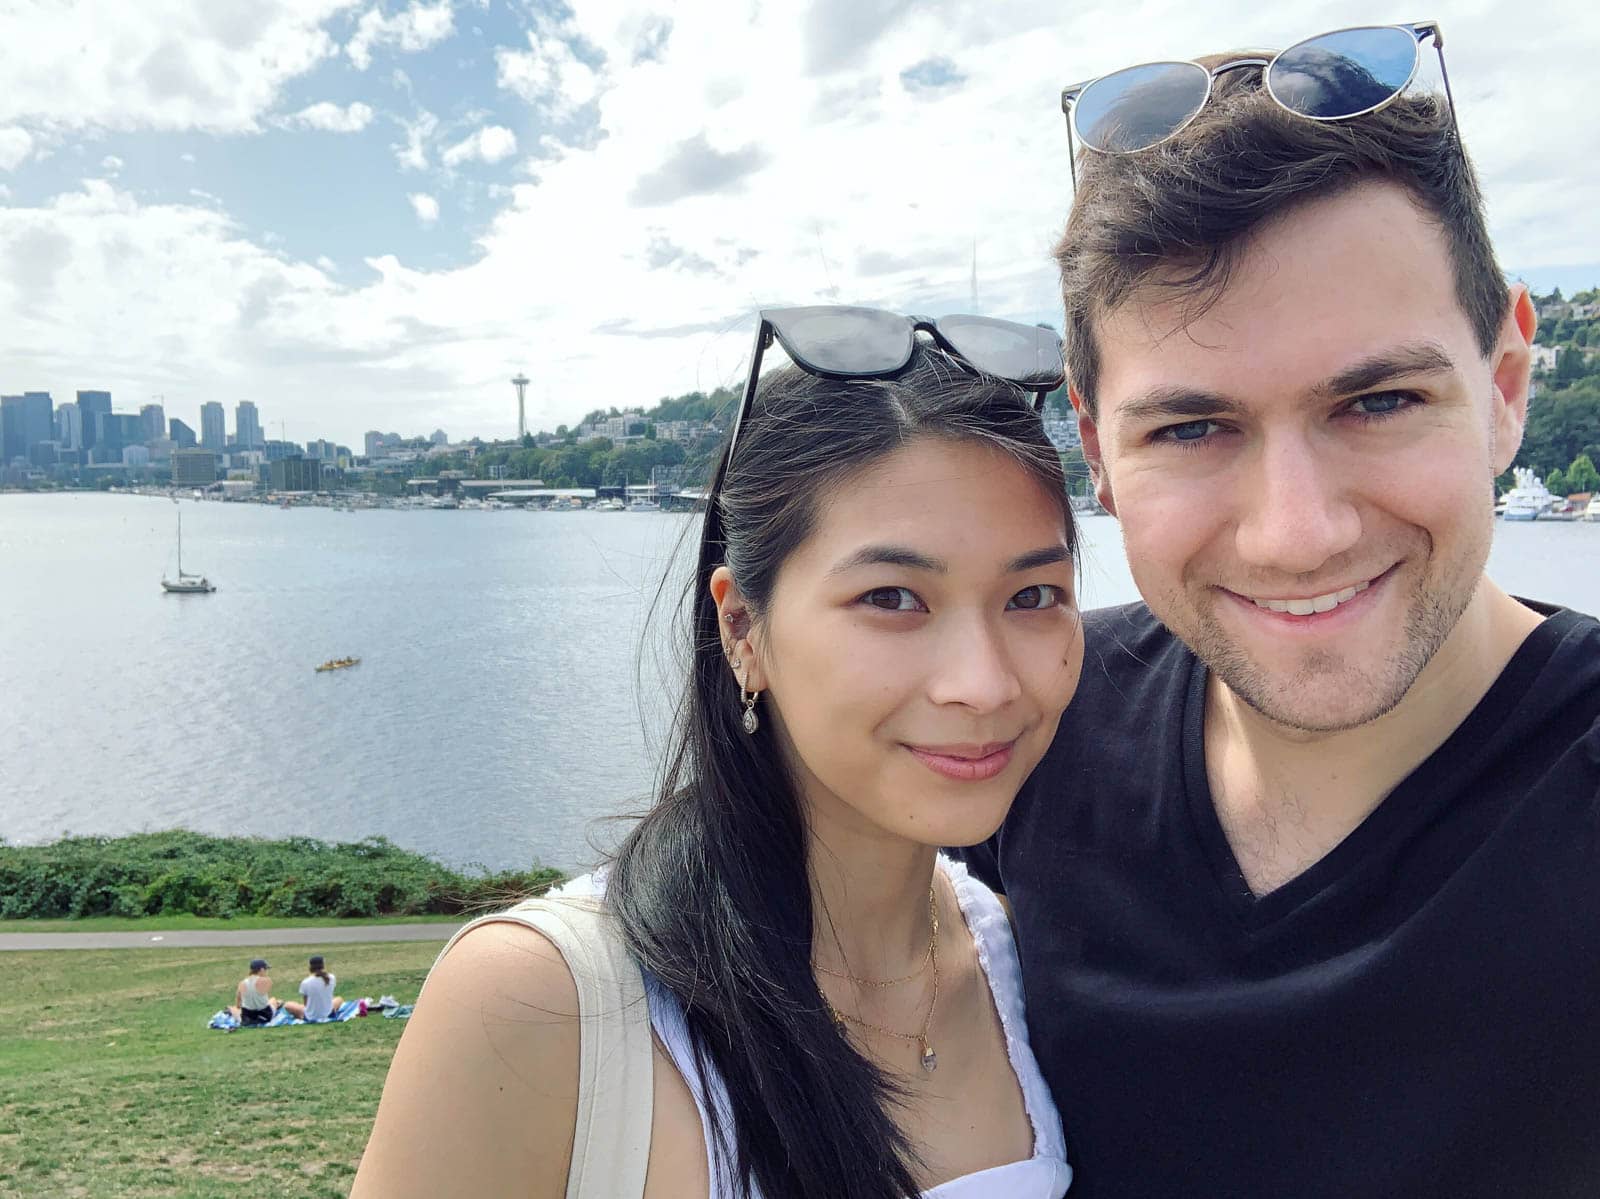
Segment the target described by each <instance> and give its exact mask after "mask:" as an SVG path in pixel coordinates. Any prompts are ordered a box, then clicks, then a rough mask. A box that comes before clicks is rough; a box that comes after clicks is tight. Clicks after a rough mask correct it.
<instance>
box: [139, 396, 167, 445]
mask: <svg viewBox="0 0 1600 1199" xmlns="http://www.w3.org/2000/svg"><path fill="white" fill-rule="evenodd" d="M139 424H140V425H141V426H142V428H141V431H142V432H143V434H144V440H146V441H159V440H160V439H161V438H163V437H165V436H166V435H167V414H166V412H165V411H164V410H163V409H162V407H161V405H160V404H146V405H145V406H144V407H142V408H140V409H139Z"/></svg>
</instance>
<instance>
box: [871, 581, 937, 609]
mask: <svg viewBox="0 0 1600 1199" xmlns="http://www.w3.org/2000/svg"><path fill="white" fill-rule="evenodd" d="M857 602H858V603H863V604H867V605H869V606H871V607H874V608H877V609H878V610H879V611H880V612H926V611H927V610H928V609H927V607H926V605H924V604H923V602H922V601H921V600H920V599H918V598H917V593H916V592H914V591H912V590H911V589H910V588H909V587H874V588H873V589H872V590H871V591H869V592H867V593H866V594H865V595H863V596H861V598H860V599H859V600H858V601H857Z"/></svg>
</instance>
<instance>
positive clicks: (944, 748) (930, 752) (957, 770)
mask: <svg viewBox="0 0 1600 1199" xmlns="http://www.w3.org/2000/svg"><path fill="white" fill-rule="evenodd" d="M1016 745H1017V743H1016V741H1015V740H1012V741H990V742H986V743H983V744H977V743H970V742H969V743H965V744H959V745H907V746H906V749H908V750H910V751H911V754H912V756H914V757H915V758H916V759H917V760H918V761H919V762H921V763H922V764H923V765H924V766H926V767H927V768H928V769H929V770H932V771H933V772H934V773H935V774H940V775H943V776H944V777H945V778H950V779H956V780H959V781H961V782H981V781H983V780H984V779H992V778H994V777H995V776H996V775H997V774H999V773H1000V772H1001V771H1003V770H1004V769H1005V768H1006V767H1007V766H1009V765H1010V764H1011V756H1012V754H1013V753H1014V752H1015V750H1016Z"/></svg>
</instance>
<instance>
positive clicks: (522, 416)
mask: <svg viewBox="0 0 1600 1199" xmlns="http://www.w3.org/2000/svg"><path fill="white" fill-rule="evenodd" d="M511 386H513V387H515V388H516V389H517V440H518V441H521V440H522V439H523V438H524V437H526V436H527V435H528V406H527V394H528V376H527V375H524V374H523V373H522V372H521V371H518V372H517V377H516V378H515V379H513V380H511Z"/></svg>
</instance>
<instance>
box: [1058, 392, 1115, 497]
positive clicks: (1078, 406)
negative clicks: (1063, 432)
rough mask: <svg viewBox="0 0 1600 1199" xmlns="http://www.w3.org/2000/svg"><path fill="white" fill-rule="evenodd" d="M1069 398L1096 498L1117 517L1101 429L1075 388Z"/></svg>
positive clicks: (1069, 393) (1068, 393) (1068, 395)
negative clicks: (1101, 445)
mask: <svg viewBox="0 0 1600 1199" xmlns="http://www.w3.org/2000/svg"><path fill="white" fill-rule="evenodd" d="M1067 397H1068V398H1069V399H1070V400H1071V401H1072V407H1073V409H1074V411H1076V412H1077V414H1078V436H1079V437H1080V438H1082V439H1083V460H1084V461H1085V462H1087V463H1088V464H1089V478H1090V480H1092V481H1093V483H1094V494H1095V498H1096V499H1098V500H1099V501H1100V504H1101V507H1103V508H1104V509H1105V510H1106V511H1107V512H1109V513H1111V515H1112V516H1115V515H1116V514H1117V501H1116V497H1114V496H1113V495H1112V494H1111V479H1110V477H1109V476H1108V475H1107V474H1106V467H1105V462H1104V461H1103V460H1102V458H1101V456H1100V427H1099V425H1098V424H1096V422H1095V417H1094V413H1093V412H1092V411H1090V409H1089V406H1088V405H1087V404H1085V403H1084V402H1083V396H1081V395H1079V394H1078V389H1077V388H1076V387H1075V386H1069V387H1068V388H1067Z"/></svg>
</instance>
